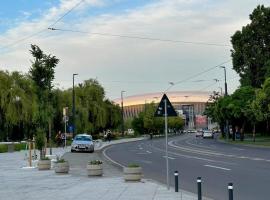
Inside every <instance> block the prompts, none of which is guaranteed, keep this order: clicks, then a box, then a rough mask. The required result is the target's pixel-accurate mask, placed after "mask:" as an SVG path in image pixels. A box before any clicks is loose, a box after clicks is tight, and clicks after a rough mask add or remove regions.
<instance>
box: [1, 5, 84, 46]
mask: <svg viewBox="0 0 270 200" xmlns="http://www.w3.org/2000/svg"><path fill="white" fill-rule="evenodd" d="M84 1H85V0H81V1H79V2H78V3H77V4H75V5H74V6H73V7H72V8H71V9H69V10H68V11H67V12H66V13H65V14H63V15H62V16H61V17H59V18H58V19H57V20H56V21H54V22H53V23H52V24H51V25H49V27H50V26H54V25H56V24H57V23H58V22H59V21H61V20H62V19H63V18H64V17H65V16H66V15H68V14H69V13H70V12H72V11H73V10H74V9H75V8H77V7H78V6H79V5H80V4H81V3H82V2H84ZM47 30H48V28H47V27H46V28H43V29H41V30H39V31H37V32H35V33H33V34H30V35H28V36H26V37H23V38H21V39H19V40H16V41H15V42H12V43H10V44H7V45H5V46H0V49H7V48H9V47H12V46H15V45H17V44H19V43H21V42H23V41H25V40H27V39H30V38H32V37H34V36H36V35H39V34H40V33H43V32H45V31H47Z"/></svg>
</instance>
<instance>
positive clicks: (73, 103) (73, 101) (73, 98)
mask: <svg viewBox="0 0 270 200" xmlns="http://www.w3.org/2000/svg"><path fill="white" fill-rule="evenodd" d="M77 75H78V74H73V75H72V77H73V79H72V80H73V85H72V122H73V137H74V136H75V134H76V132H75V130H76V129H75V128H76V126H75V122H76V117H75V115H76V111H75V90H74V77H75V76H77Z"/></svg>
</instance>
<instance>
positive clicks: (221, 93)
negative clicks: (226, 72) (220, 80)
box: [218, 87, 223, 96]
mask: <svg viewBox="0 0 270 200" xmlns="http://www.w3.org/2000/svg"><path fill="white" fill-rule="evenodd" d="M218 88H219V89H220V95H221V96H222V95H223V93H222V87H218Z"/></svg>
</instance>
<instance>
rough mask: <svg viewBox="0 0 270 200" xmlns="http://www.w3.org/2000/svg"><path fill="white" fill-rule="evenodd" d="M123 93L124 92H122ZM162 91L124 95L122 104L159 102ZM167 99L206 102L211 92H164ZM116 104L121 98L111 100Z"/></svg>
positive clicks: (181, 101) (174, 101)
mask: <svg viewBox="0 0 270 200" xmlns="http://www.w3.org/2000/svg"><path fill="white" fill-rule="evenodd" d="M124 94H125V93H124ZM163 94H164V93H163V92H156V93H148V94H140V95H134V96H124V98H123V105H124V106H133V105H140V104H145V103H151V102H155V103H159V102H160V100H161V97H162V96H163ZM166 94H167V96H168V98H169V100H170V101H171V102H172V103H176V102H180V103H193V102H194V103H195V102H196V103H206V102H207V101H208V99H209V96H210V95H211V94H212V92H203V91H173V92H167V93H166ZM113 101H114V102H115V103H116V104H119V105H121V98H118V99H115V100H113Z"/></svg>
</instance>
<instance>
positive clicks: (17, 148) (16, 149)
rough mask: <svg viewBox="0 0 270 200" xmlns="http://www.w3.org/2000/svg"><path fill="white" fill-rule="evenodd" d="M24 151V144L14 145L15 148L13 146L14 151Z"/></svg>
mask: <svg viewBox="0 0 270 200" xmlns="http://www.w3.org/2000/svg"><path fill="white" fill-rule="evenodd" d="M25 149H26V143H19V144H15V146H14V150H15V151H21V150H25Z"/></svg>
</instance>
